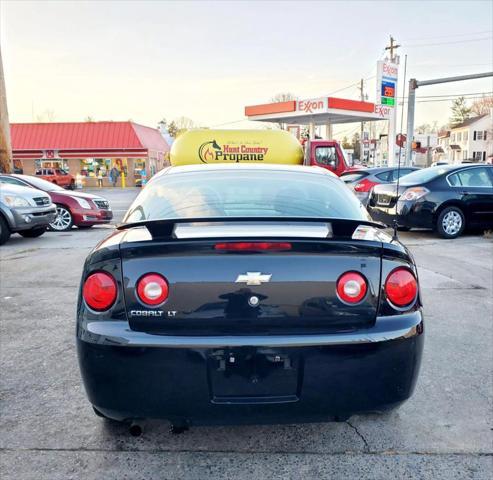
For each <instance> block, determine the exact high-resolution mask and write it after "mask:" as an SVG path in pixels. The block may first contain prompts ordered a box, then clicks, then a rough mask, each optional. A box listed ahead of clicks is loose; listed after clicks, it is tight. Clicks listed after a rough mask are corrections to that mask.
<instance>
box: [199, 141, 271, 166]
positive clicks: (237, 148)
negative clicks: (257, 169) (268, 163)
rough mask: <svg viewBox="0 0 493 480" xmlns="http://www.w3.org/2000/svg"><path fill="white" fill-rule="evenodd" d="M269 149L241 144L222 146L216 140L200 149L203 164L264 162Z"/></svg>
mask: <svg viewBox="0 0 493 480" xmlns="http://www.w3.org/2000/svg"><path fill="white" fill-rule="evenodd" d="M268 151H269V147H257V146H251V145H246V144H244V143H241V144H239V145H223V146H220V145H218V143H217V142H216V141H215V140H212V141H210V142H204V143H203V144H202V145H200V147H199V158H200V161H201V162H202V163H211V162H245V161H253V162H263V161H264V158H265V155H267V152H268Z"/></svg>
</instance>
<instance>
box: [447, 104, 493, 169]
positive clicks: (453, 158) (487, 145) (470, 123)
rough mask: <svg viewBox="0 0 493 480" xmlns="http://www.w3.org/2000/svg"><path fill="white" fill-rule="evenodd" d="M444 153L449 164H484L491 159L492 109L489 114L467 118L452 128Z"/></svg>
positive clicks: (492, 154)
mask: <svg viewBox="0 0 493 480" xmlns="http://www.w3.org/2000/svg"><path fill="white" fill-rule="evenodd" d="M446 153H448V155H447V158H448V160H449V162H450V163H460V162H462V161H463V160H475V161H477V162H485V161H487V160H488V158H490V157H493V109H491V110H490V113H489V114H485V115H480V116H479V117H474V118H469V119H467V120H466V121H464V122H463V123H461V124H460V125H456V126H455V127H454V128H452V129H451V130H450V142H449V145H448V151H447V152H446Z"/></svg>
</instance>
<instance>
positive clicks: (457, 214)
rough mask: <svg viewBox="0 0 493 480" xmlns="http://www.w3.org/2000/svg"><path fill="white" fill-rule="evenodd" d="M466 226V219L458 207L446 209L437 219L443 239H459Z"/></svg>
mask: <svg viewBox="0 0 493 480" xmlns="http://www.w3.org/2000/svg"><path fill="white" fill-rule="evenodd" d="M465 226H466V219H465V217H464V214H463V213H462V210H461V209H460V208H458V207H447V208H444V209H443V210H442V211H441V212H440V215H438V218H437V224H436V228H437V232H438V235H440V236H441V237H442V238H449V239H450V238H457V237H458V236H459V235H460V234H461V233H462V232H463V231H464V228H465Z"/></svg>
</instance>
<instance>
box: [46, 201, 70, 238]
mask: <svg viewBox="0 0 493 480" xmlns="http://www.w3.org/2000/svg"><path fill="white" fill-rule="evenodd" d="M56 213H57V216H56V218H55V220H53V222H51V223H50V230H53V231H55V232H66V231H68V230H70V229H71V228H72V225H73V224H74V219H73V217H72V213H71V212H70V210H69V209H68V208H67V207H65V206H64V205H57V206H56Z"/></svg>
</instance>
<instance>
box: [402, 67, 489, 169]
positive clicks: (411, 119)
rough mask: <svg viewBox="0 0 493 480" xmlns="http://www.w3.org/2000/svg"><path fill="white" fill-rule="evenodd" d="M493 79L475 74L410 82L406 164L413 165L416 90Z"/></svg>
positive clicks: (485, 74)
mask: <svg viewBox="0 0 493 480" xmlns="http://www.w3.org/2000/svg"><path fill="white" fill-rule="evenodd" d="M486 77H493V72H485V73H473V74H471V75H461V76H459V77H445V78H435V79H432V80H416V79H415V78H411V79H410V80H409V93H408V99H407V131H406V164H407V165H410V164H411V155H412V147H413V136H414V107H415V104H416V89H417V88H418V87H425V86H426V85H436V84H438V83H450V82H461V81H462V80H475V79H477V78H486Z"/></svg>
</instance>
